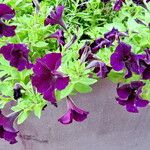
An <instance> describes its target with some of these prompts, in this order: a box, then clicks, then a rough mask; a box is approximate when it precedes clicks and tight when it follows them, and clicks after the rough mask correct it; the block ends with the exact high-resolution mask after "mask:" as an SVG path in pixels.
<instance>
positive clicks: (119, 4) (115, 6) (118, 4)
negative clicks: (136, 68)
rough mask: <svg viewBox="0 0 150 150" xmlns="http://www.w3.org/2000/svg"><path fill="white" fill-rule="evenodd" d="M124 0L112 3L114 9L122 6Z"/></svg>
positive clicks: (117, 9)
mask: <svg viewBox="0 0 150 150" xmlns="http://www.w3.org/2000/svg"><path fill="white" fill-rule="evenodd" d="M124 1H125V0H116V2H115V5H114V10H115V11H119V10H120V9H121V8H122V6H123V2H124Z"/></svg>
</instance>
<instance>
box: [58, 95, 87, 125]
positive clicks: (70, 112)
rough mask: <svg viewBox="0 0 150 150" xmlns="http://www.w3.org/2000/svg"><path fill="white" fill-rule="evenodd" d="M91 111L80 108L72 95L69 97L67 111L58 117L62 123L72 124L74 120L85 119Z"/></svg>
mask: <svg viewBox="0 0 150 150" xmlns="http://www.w3.org/2000/svg"><path fill="white" fill-rule="evenodd" d="M88 114H89V112H87V111H84V110H82V109H80V108H78V107H77V106H76V105H75V103H74V102H73V101H72V99H71V98H70V97H67V112H66V113H65V114H64V115H63V116H62V117H61V118H59V119H58V121H59V122H61V123H62V124H70V123H72V121H73V120H75V121H77V122H81V121H84V120H85V119H86V118H87V115H88Z"/></svg>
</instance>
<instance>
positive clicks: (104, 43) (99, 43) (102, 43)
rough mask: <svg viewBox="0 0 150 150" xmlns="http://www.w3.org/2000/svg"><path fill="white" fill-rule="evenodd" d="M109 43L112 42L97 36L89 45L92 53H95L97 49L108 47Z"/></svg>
mask: <svg viewBox="0 0 150 150" xmlns="http://www.w3.org/2000/svg"><path fill="white" fill-rule="evenodd" d="M111 45H112V42H111V41H109V40H108V39H105V38H98V39H96V40H94V42H93V43H91V45H90V47H91V51H92V53H94V54H95V53H97V52H98V51H99V49H101V48H105V47H110V46H111Z"/></svg>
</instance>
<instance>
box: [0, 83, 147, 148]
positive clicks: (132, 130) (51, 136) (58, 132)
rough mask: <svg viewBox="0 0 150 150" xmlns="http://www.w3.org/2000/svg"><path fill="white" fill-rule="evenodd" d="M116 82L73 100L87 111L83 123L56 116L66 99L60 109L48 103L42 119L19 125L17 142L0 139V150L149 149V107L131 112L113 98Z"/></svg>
mask: <svg viewBox="0 0 150 150" xmlns="http://www.w3.org/2000/svg"><path fill="white" fill-rule="evenodd" d="M115 87H116V86H115V85H114V84H112V83H111V82H109V81H107V80H103V81H100V82H99V83H98V84H97V85H95V86H94V90H93V92H92V93H90V94H86V95H83V94H82V95H78V96H76V97H74V98H73V99H74V100H75V101H76V103H77V104H78V105H79V106H80V107H81V108H84V109H85V110H88V111H90V115H89V117H88V119H87V120H86V121H85V122H84V123H76V122H74V123H73V124H71V125H68V126H64V125H61V124H60V123H59V122H57V119H58V118H59V117H60V116H61V115H62V114H63V113H64V112H65V111H66V104H65V101H64V102H62V103H60V104H59V109H56V108H54V107H53V106H49V107H47V108H46V110H45V111H44V112H43V116H42V118H41V120H39V119H37V118H35V117H34V116H31V117H30V119H28V120H27V121H26V122H25V123H24V124H23V125H21V126H19V127H18V128H19V129H20V136H19V137H18V143H17V144H15V145H9V144H7V143H6V142H4V141H3V140H1V141H0V150H43V149H45V150H149V149H150V109H148V108H147V109H141V111H140V113H139V114H130V113H128V112H126V111H125V110H124V109H123V107H122V106H120V105H118V104H117V103H116V101H115V99H114V97H115Z"/></svg>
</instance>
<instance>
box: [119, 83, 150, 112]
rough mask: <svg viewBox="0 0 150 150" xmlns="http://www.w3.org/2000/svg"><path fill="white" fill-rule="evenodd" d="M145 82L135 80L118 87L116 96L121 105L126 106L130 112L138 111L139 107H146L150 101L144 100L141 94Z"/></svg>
mask: <svg viewBox="0 0 150 150" xmlns="http://www.w3.org/2000/svg"><path fill="white" fill-rule="evenodd" d="M144 85H145V84H144V83H143V82H142V81H133V82H131V83H130V84H124V85H122V86H120V87H118V88H117V94H118V96H119V97H117V98H116V100H117V102H118V103H119V104H120V105H123V106H126V110H127V111H128V112H133V113H137V112H138V109H137V108H138V107H145V106H147V105H148V103H149V101H147V100H143V99H142V98H141V96H140V94H141V93H142V87H143V86H144Z"/></svg>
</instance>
